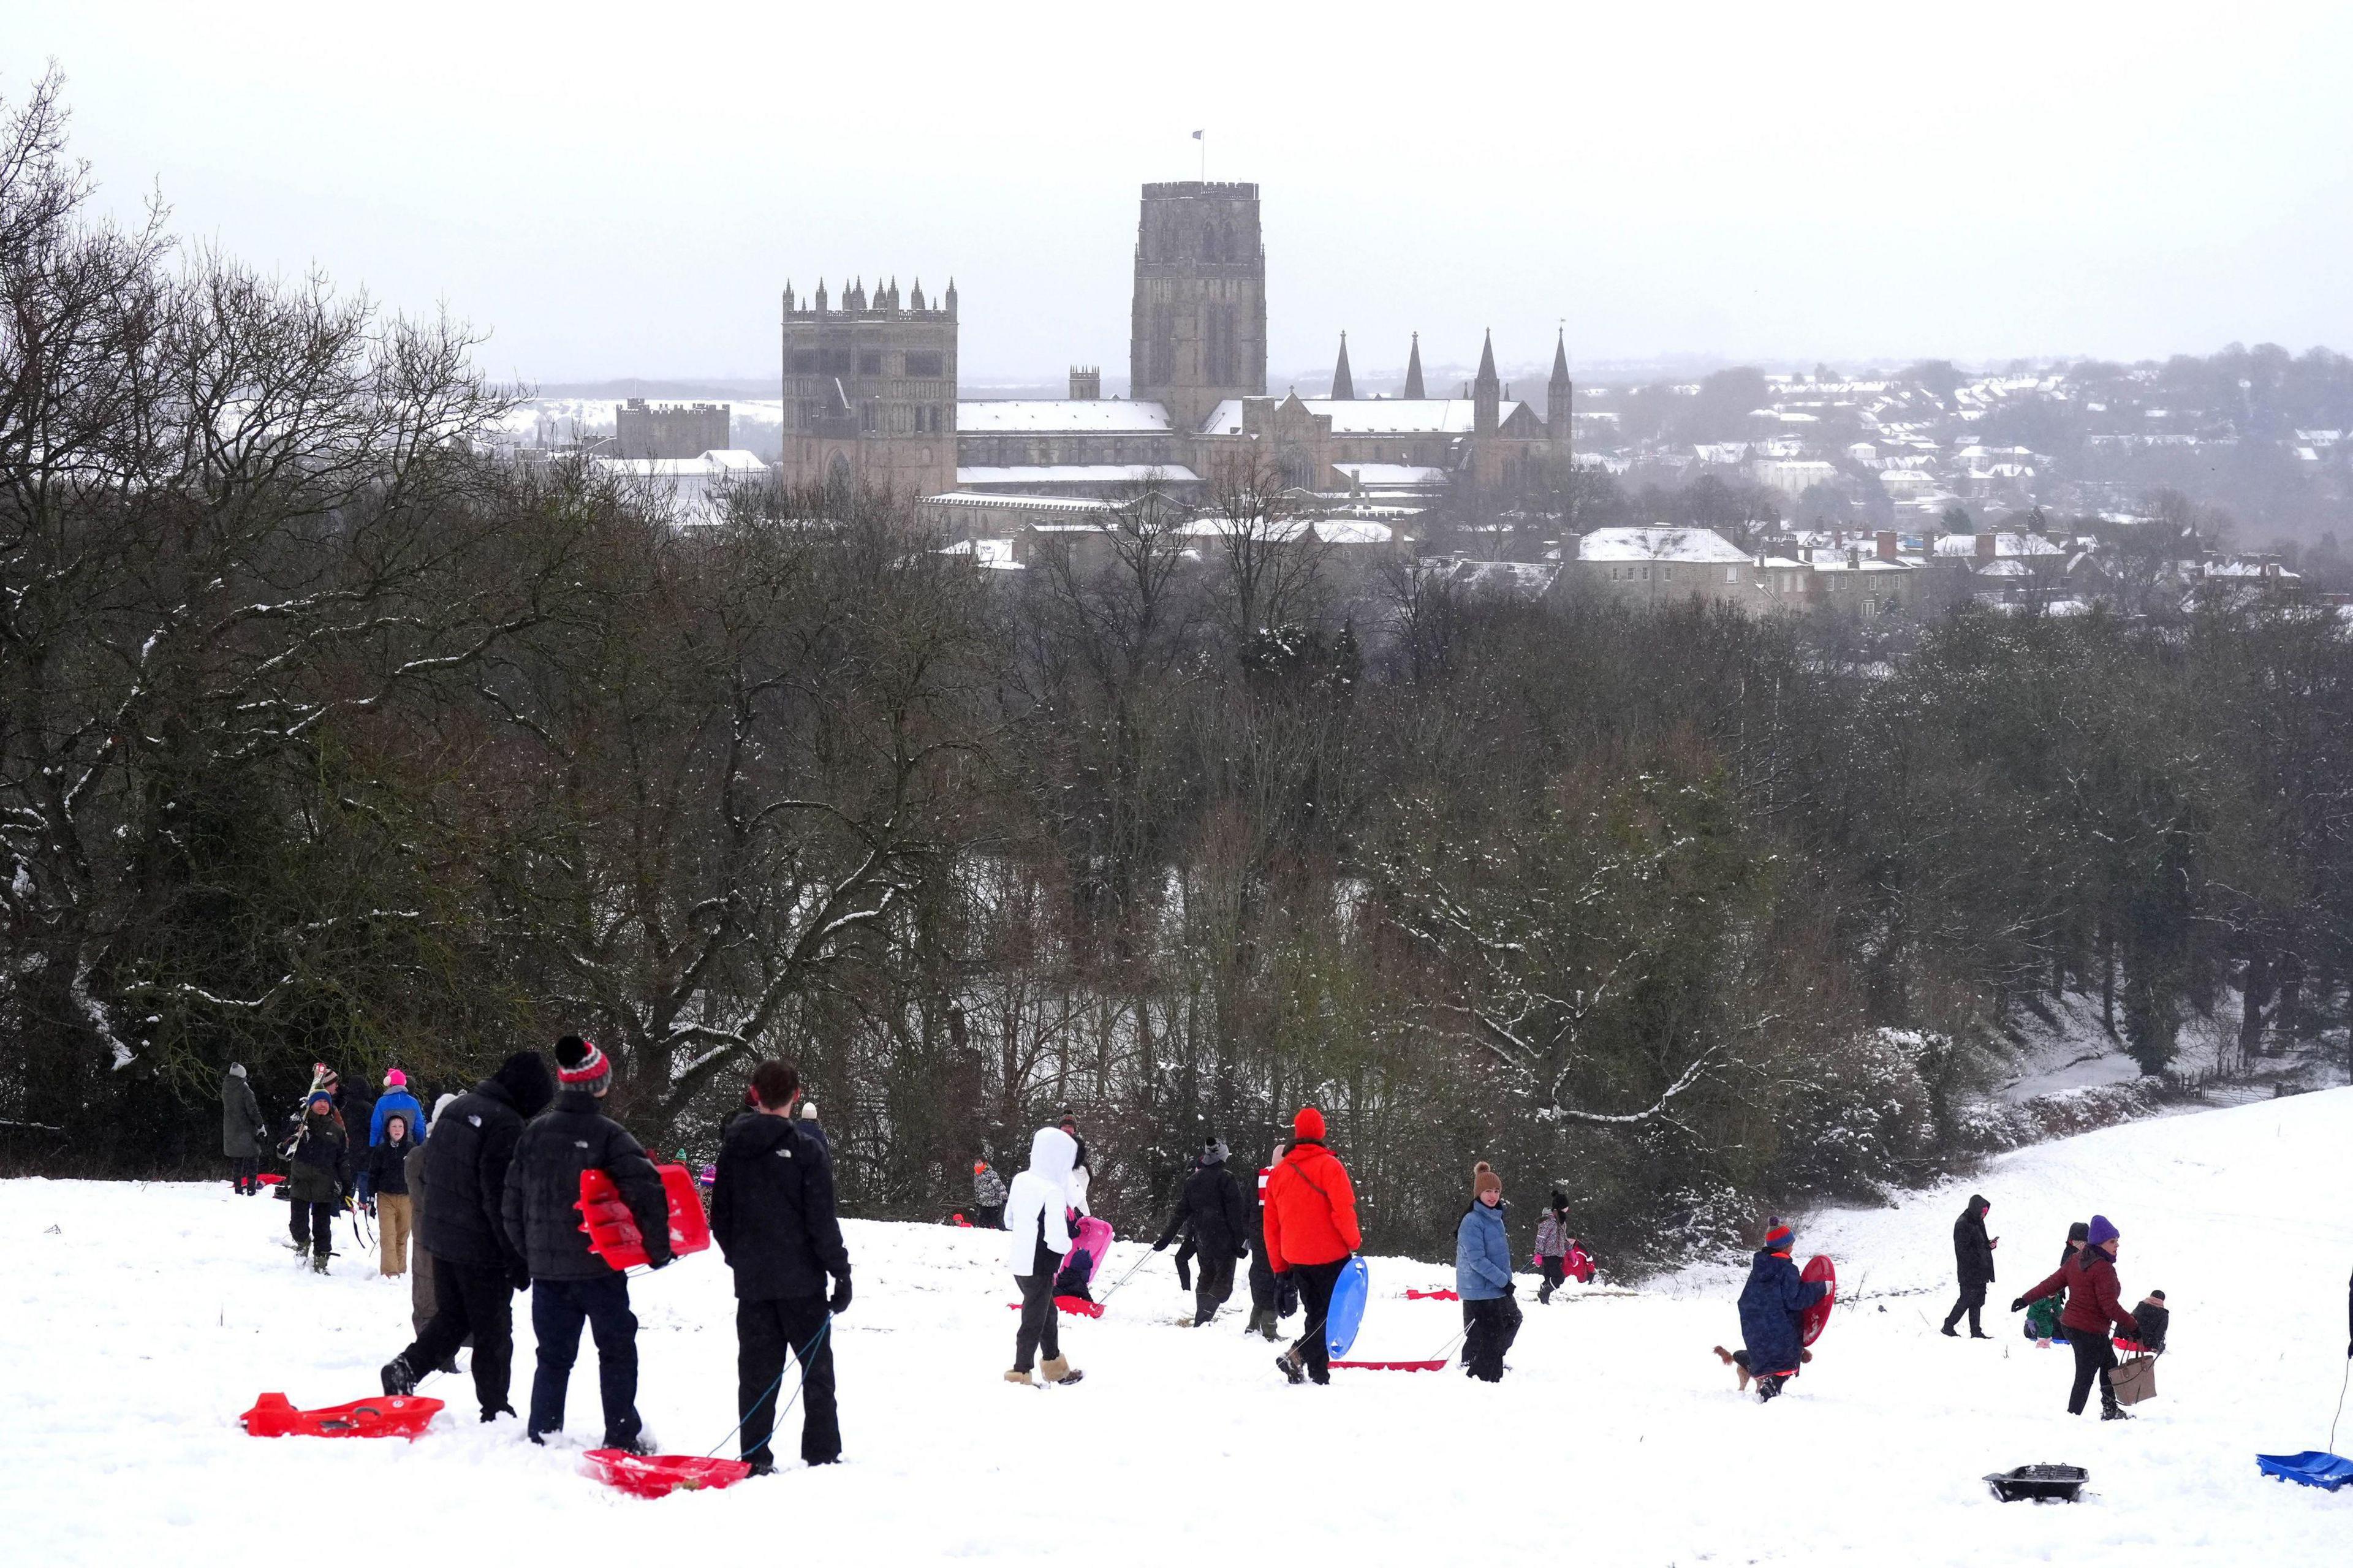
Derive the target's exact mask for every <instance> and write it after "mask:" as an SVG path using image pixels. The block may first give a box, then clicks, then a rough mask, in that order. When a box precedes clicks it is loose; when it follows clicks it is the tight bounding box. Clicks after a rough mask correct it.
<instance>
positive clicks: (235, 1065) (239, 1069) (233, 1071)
mask: <svg viewBox="0 0 2353 1568" xmlns="http://www.w3.org/2000/svg"><path fill="white" fill-rule="evenodd" d="M228 1076H229V1077H231V1078H243V1077H244V1076H245V1064H244V1063H243V1062H231V1063H229V1064H228Z"/></svg>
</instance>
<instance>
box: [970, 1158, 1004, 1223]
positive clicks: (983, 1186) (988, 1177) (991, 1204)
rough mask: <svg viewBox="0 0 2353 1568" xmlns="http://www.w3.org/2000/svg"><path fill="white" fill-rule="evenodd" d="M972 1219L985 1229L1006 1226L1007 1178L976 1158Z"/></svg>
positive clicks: (973, 1172)
mask: <svg viewBox="0 0 2353 1568" xmlns="http://www.w3.org/2000/svg"><path fill="white" fill-rule="evenodd" d="M972 1220H973V1223H974V1224H975V1225H976V1226H980V1228H981V1229H983V1230H1003V1229H1004V1228H1005V1178H1004V1177H1002V1176H1000V1175H998V1174H997V1173H996V1172H994V1171H992V1170H990V1169H989V1168H988V1162H987V1161H986V1160H976V1161H975V1162H974V1163H973V1167H972Z"/></svg>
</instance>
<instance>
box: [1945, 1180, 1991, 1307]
mask: <svg viewBox="0 0 2353 1568" xmlns="http://www.w3.org/2000/svg"><path fill="white" fill-rule="evenodd" d="M1992 1207H1993V1205H1991V1204H1989V1203H1988V1202H1986V1200H1985V1199H1983V1198H1982V1197H1978V1196H1977V1195H1975V1194H1971V1196H1970V1198H1969V1205H1968V1207H1967V1208H1965V1209H1963V1210H1962V1211H1961V1217H1960V1218H1958V1219H1957V1220H1955V1221H1954V1222H1953V1268H1954V1272H1955V1273H1957V1275H1958V1276H1959V1277H1960V1281H1961V1293H1960V1295H1959V1296H1958V1297H1957V1298H1956V1299H1955V1300H1954V1302H1953V1310H1951V1311H1949V1312H1947V1313H1946V1314H1945V1326H1944V1328H1943V1330H1942V1331H1941V1332H1942V1333H1943V1334H1944V1336H1945V1337H1946V1338H1947V1339H1948V1340H1952V1339H1958V1338H1960V1335H1958V1334H1957V1333H1956V1332H1954V1331H1953V1325H1954V1324H1956V1323H1957V1322H1959V1321H1961V1314H1962V1313H1964V1312H1966V1313H1968V1319H1969V1338H1971V1339H1973V1340H1989V1339H1991V1338H1993V1336H1992V1335H1991V1334H1989V1333H1987V1332H1986V1331H1985V1325H1984V1324H1983V1323H1982V1322H1980V1321H1978V1316H1979V1314H1980V1313H1982V1312H1983V1311H1984V1310H1985V1299H1986V1287H1987V1286H1989V1285H1990V1284H1992V1283H1993V1249H1994V1248H1995V1247H2000V1245H2001V1238H2000V1237H1998V1236H1996V1237H1989V1236H1988V1235H1986V1223H1985V1216H1986V1215H1987V1213H1988V1212H1989V1211H1990V1210H1991V1209H1992Z"/></svg>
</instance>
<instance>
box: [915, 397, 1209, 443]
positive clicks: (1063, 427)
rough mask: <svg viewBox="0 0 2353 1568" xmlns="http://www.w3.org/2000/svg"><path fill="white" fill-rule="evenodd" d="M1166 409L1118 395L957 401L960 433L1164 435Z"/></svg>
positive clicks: (962, 434) (957, 431) (996, 434)
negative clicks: (1128, 399) (1132, 401)
mask: <svg viewBox="0 0 2353 1568" xmlns="http://www.w3.org/2000/svg"><path fill="white" fill-rule="evenodd" d="M1168 430H1169V424H1168V410H1167V409H1166V408H1165V407H1163V406H1162V405H1159V404H1157V403H1130V402H1128V401H1127V400H1126V399H1125V398H1120V397H1089V398H1001V399H994V400H991V401H987V402H977V403H959V404H957V405H956V434H957V435H959V436H1059V435H1076V434H1087V433H1106V432H1107V433H1113V434H1117V433H1125V434H1129V435H1139V436H1141V435H1153V434H1159V435H1166V434H1167V433H1168Z"/></svg>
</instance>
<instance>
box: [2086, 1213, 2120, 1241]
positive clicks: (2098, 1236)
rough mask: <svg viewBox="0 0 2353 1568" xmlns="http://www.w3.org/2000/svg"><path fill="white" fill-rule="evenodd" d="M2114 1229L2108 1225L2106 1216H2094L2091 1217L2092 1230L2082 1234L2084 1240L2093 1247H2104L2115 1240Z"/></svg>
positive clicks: (2114, 1227)
mask: <svg viewBox="0 0 2353 1568" xmlns="http://www.w3.org/2000/svg"><path fill="white" fill-rule="evenodd" d="M2116 1235H2117V1232H2116V1226H2113V1225H2110V1224H2109V1223H2108V1216H2107V1215H2104V1214H2095V1215H2093V1216H2092V1228H2091V1229H2090V1230H2088V1231H2086V1232H2085V1233H2084V1240H2086V1241H2088V1242H2090V1243H2091V1244H2092V1245H2093V1246H2094V1247H2105V1246H2106V1245H2107V1244H2108V1243H2109V1242H2111V1241H2114V1240H2116Z"/></svg>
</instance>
